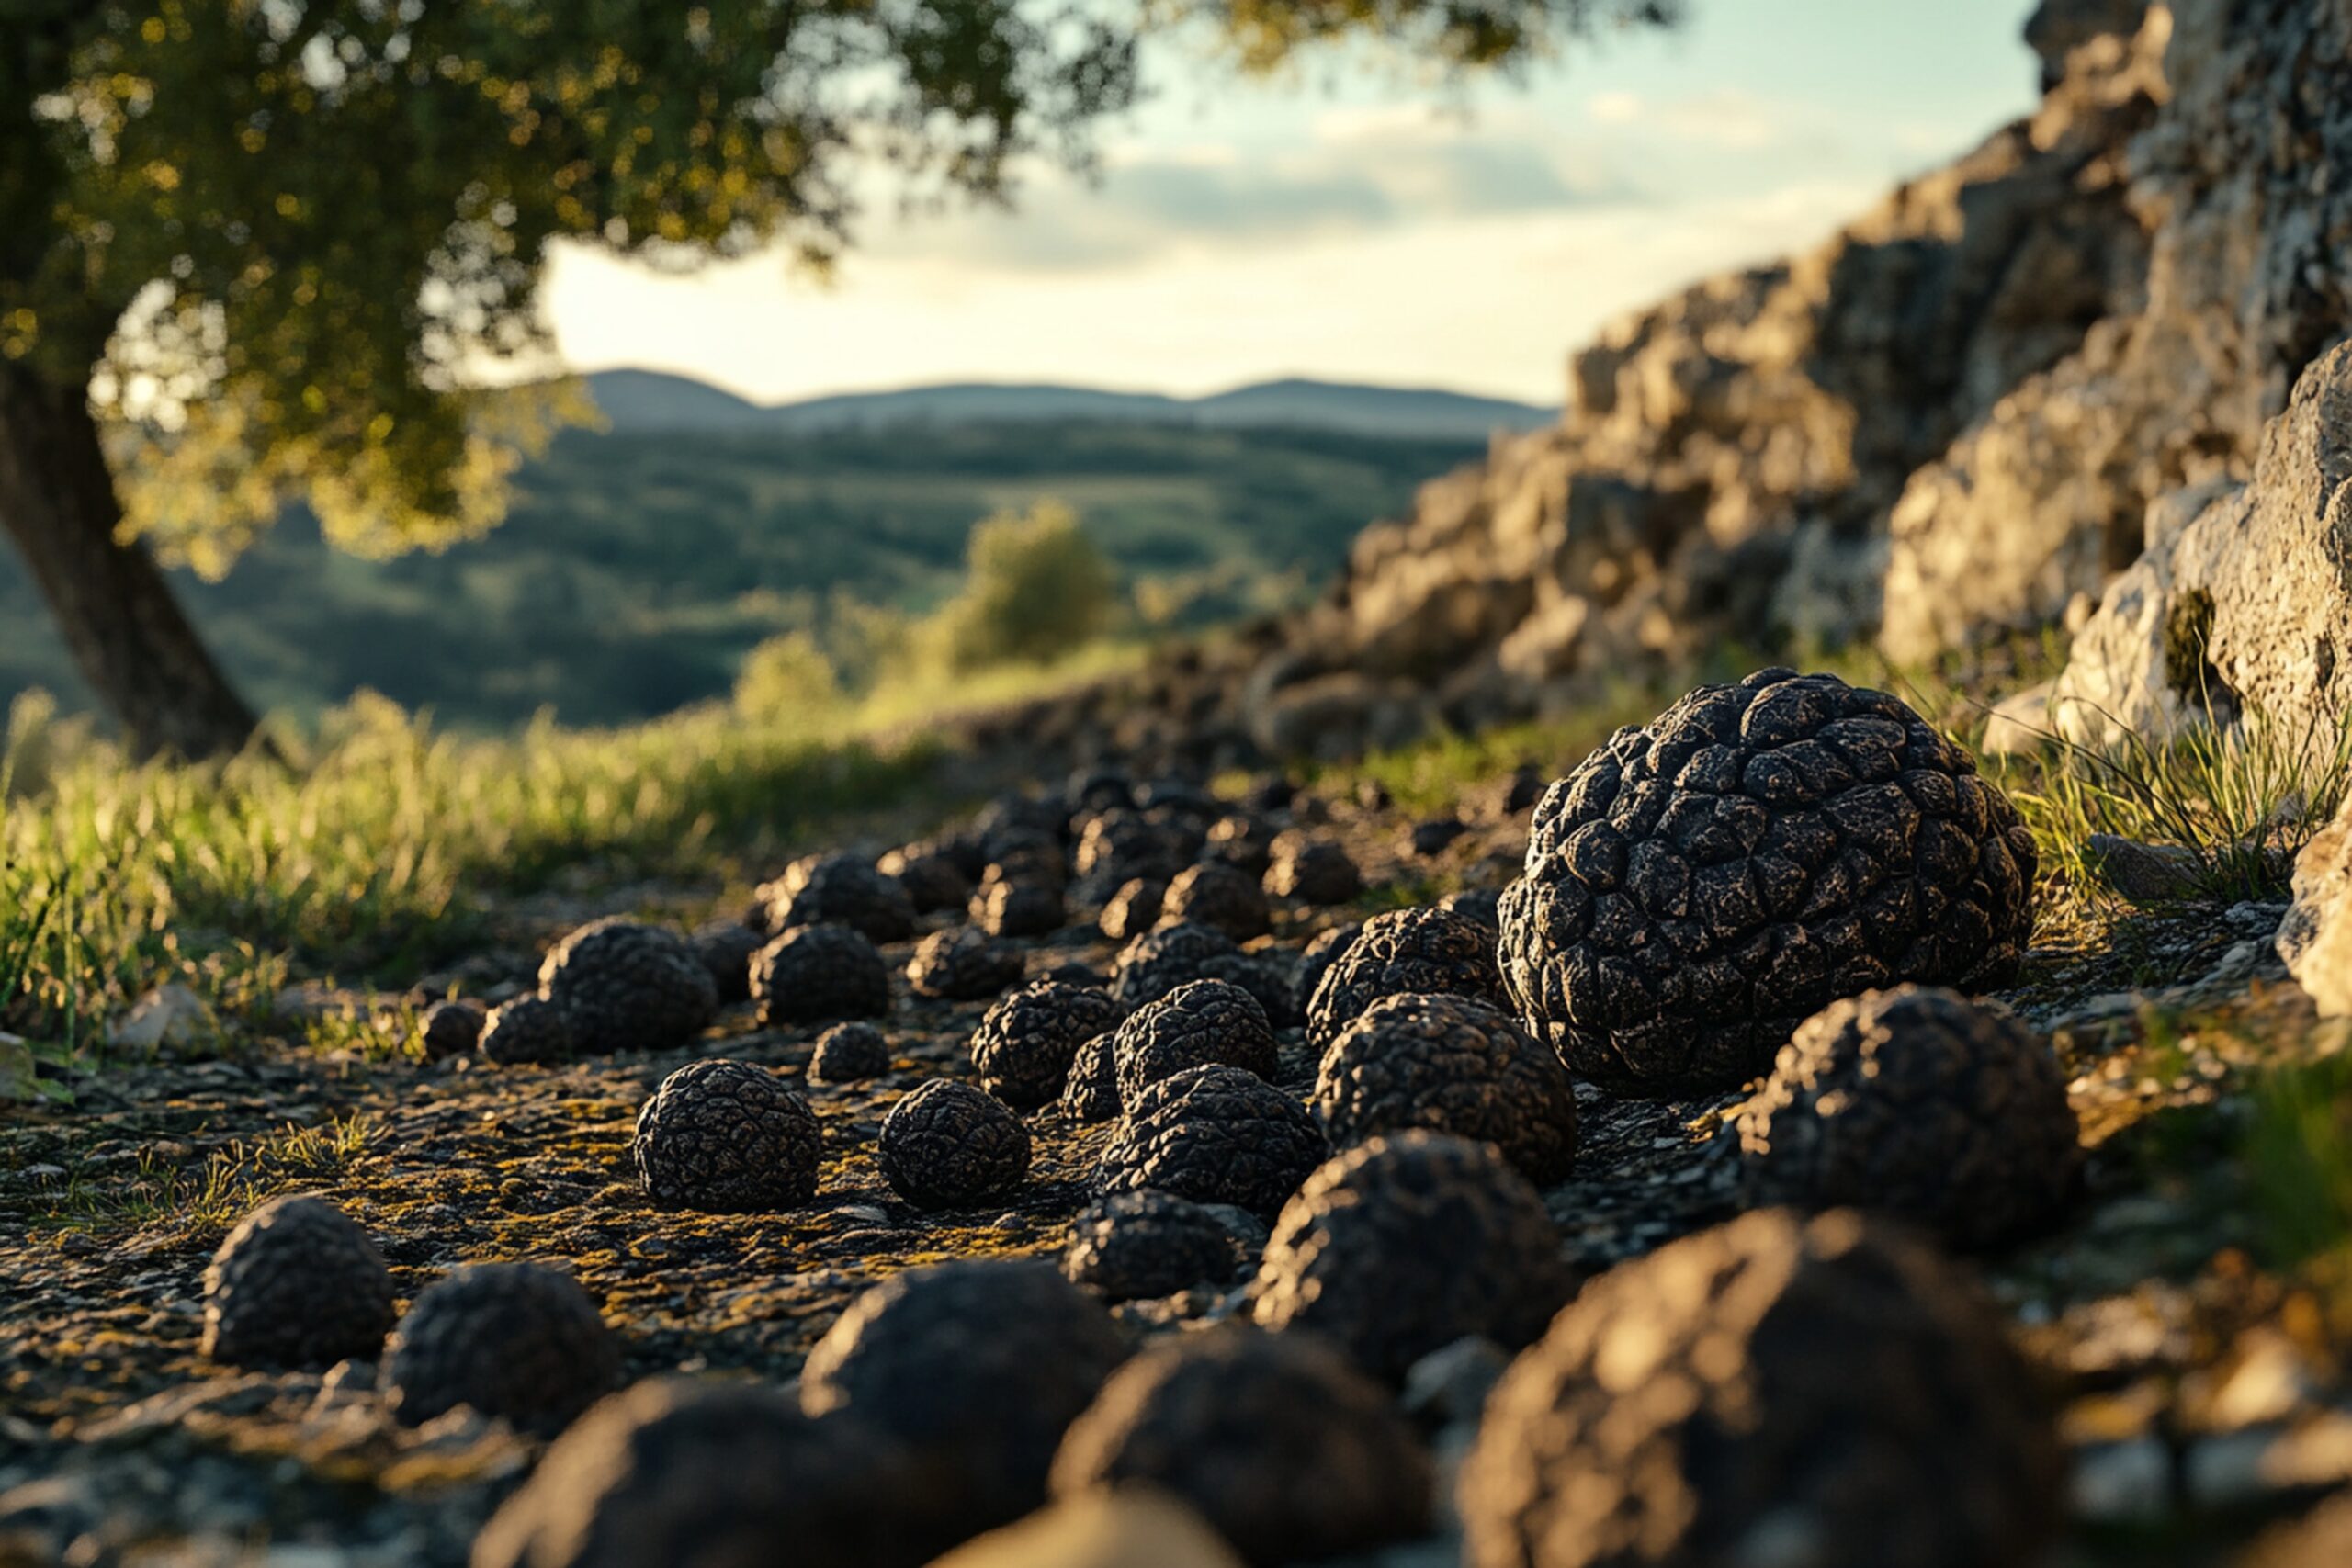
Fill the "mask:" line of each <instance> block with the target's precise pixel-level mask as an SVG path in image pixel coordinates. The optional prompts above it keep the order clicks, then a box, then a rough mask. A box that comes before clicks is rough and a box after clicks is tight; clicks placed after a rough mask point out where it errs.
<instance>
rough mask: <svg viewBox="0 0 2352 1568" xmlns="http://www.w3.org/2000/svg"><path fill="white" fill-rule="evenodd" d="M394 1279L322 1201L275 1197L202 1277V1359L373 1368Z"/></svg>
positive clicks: (240, 1228) (387, 1327)
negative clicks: (349, 1362) (358, 1363)
mask: <svg viewBox="0 0 2352 1568" xmlns="http://www.w3.org/2000/svg"><path fill="white" fill-rule="evenodd" d="M392 1315H393V1314H392V1277H391V1275H390V1272H389V1271H387V1270H386V1269H385V1268H384V1258H383V1254H381V1253H379V1252H378V1251H377V1250H376V1244H375V1243H374V1242H372V1241H370V1240H368V1233H367V1232H366V1231H363V1230H361V1229H360V1228H359V1227H358V1226H357V1225H356V1224H353V1223H352V1222H351V1220H350V1219H349V1218H348V1217H347V1216H346V1215H345V1213H343V1211H342V1210H340V1209H338V1208H336V1207H335V1206H334V1204H332V1203H330V1202H328V1201H326V1200H325V1199H323V1198H318V1197H313V1196H311V1195H310V1194H308V1193H294V1194H290V1195H288V1196H287V1197H283V1198H273V1199H271V1200H270V1201H268V1202H266V1203H264V1204H263V1205H262V1206H261V1207H259V1208H258V1209H255V1210H254V1212H253V1213H250V1214H247V1215H246V1216H245V1217H244V1218H243V1220H241V1221H239V1222H238V1223H237V1228H236V1229H234V1230H232V1231H231V1232H230V1233H229V1236H228V1239H227V1240H226V1241H223V1242H222V1243H221V1244H220V1250H219V1251H218V1252H216V1253H214V1254H213V1255H212V1262H211V1264H210V1265H209V1267H208V1268H207V1269H205V1270H204V1337H203V1340H202V1349H203V1351H204V1354H205V1355H206V1356H208V1357H209V1358H210V1359H213V1360H216V1361H222V1362H226V1363H228V1364H230V1365H232V1366H241V1367H329V1366H333V1365H334V1363H335V1362H337V1361H340V1360H343V1359H346V1358H351V1359H358V1360H363V1361H372V1360H374V1359H376V1355H377V1352H379V1350H381V1349H382V1348H383V1347H384V1336H385V1335H387V1334H389V1333H390V1332H391V1328H392Z"/></svg>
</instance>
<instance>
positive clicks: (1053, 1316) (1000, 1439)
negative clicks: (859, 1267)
mask: <svg viewBox="0 0 2352 1568" xmlns="http://www.w3.org/2000/svg"><path fill="white" fill-rule="evenodd" d="M1125 1355H1126V1345H1125V1340H1124V1339H1123V1338H1122V1337H1121V1336H1120V1334H1119V1330H1118V1327H1117V1325H1115V1324H1114V1322H1113V1321H1112V1318H1111V1315H1110V1314H1109V1312H1108V1311H1106V1310H1105V1309H1104V1307H1103V1304H1102V1303H1100V1302H1098V1301H1096V1300H1095V1299H1094V1298H1092V1297H1091V1296H1089V1295H1088V1294H1087V1293H1086V1292H1083V1291H1081V1290H1080V1289H1079V1288H1078V1287H1077V1286H1075V1285H1073V1284H1071V1283H1070V1282H1069V1280H1065V1279H1063V1278H1062V1276H1061V1274H1060V1273H1059V1272H1058V1271H1057V1269H1055V1268H1054V1267H1053V1265H1052V1264H1050V1263H1046V1262H1042V1261H1038V1260H1035V1259H1028V1258H1023V1259H1018V1260H1011V1259H986V1260H961V1261H957V1262H953V1263H942V1264H936V1265H933V1266H932V1267H929V1268H923V1269H909V1270H907V1271H905V1272H903V1273H900V1274H898V1275H895V1276H893V1277H892V1278H891V1279H889V1280H886V1281H885V1282H883V1283H882V1284H879V1285H876V1286H875V1287H874V1288H873V1289H871V1290H869V1291H867V1292H865V1294H864V1295H861V1296H860V1297H858V1298H857V1300H856V1301H854V1302H853V1303H850V1306H849V1309H848V1310H847V1311H846V1312H843V1313H842V1314H841V1316H840V1317H839V1318H837V1319H835V1320H834V1323H833V1325H832V1327H831V1329H830V1330H828V1331H827V1332H826V1334H825V1337H823V1338H822V1339H820V1340H819V1341H818V1343H817V1345H816V1347H815V1348H813V1349H811V1350H810V1351H809V1359H808V1363H807V1365H806V1366H805V1367H804V1368H803V1369H802V1371H801V1375H800V1403H801V1408H802V1409H804V1410H806V1411H808V1412H809V1414H810V1415H812V1416H824V1417H826V1418H828V1419H830V1418H831V1417H832V1416H835V1415H837V1414H838V1415H842V1416H849V1417H851V1418H852V1419H854V1420H856V1421H858V1422H860V1423H862V1424H863V1425H865V1426H866V1427H869V1428H871V1429H873V1430H876V1431H878V1432H880V1433H881V1434H882V1435H883V1436H885V1437H886V1438H889V1439H891V1440H892V1441H893V1442H895V1443H896V1444H897V1445H899V1447H900V1448H901V1449H903V1450H905V1451H906V1452H907V1453H908V1454H909V1455H910V1457H912V1458H913V1459H914V1461H916V1462H917V1464H918V1465H919V1466H920V1467H921V1471H922V1476H923V1479H924V1485H923V1486H922V1488H920V1489H919V1490H917V1491H915V1492H913V1493H910V1495H908V1496H906V1497H905V1498H904V1499H903V1504H904V1506H905V1507H906V1508H907V1509H908V1510H909V1511H910V1514H911V1515H913V1516H914V1517H913V1519H912V1520H911V1521H910V1522H912V1523H914V1524H915V1526H916V1527H917V1530H918V1533H919V1534H922V1535H928V1536H931V1537H933V1538H934V1540H933V1543H932V1551H933V1552H936V1551H941V1550H944V1548H945V1547H947V1546H949V1545H953V1544H954V1543H955V1542H956V1541H959V1540H965V1539H966V1538H967V1537H969V1536H971V1535H974V1534H977V1533H978V1532H979V1531H981V1530H984V1529H990V1528H992V1527H994V1526H997V1525H1000V1524H1004V1523H1007V1522H1009V1521H1011V1520H1012V1519H1015V1518H1018V1517H1020V1516H1021V1515H1023V1514H1025V1513H1027V1512H1029V1511H1030V1510H1031V1509H1033V1508H1035V1507H1036V1506H1038V1505H1039V1504H1041V1503H1043V1502H1044V1501H1045V1495H1046V1470H1047V1467H1048V1466H1049V1465H1050V1464H1051V1463H1052V1462H1053V1455H1054V1450H1055V1448H1056V1446H1057V1445H1058V1444H1059V1443H1060V1441H1061V1438H1062V1433H1063V1430H1064V1429H1065V1428H1066V1427H1069V1423H1070V1420H1071V1418H1072V1417H1073V1416H1076V1415H1077V1414H1078V1413H1079V1412H1080V1410H1083V1409H1084V1408H1086V1406H1087V1404H1089V1403H1090V1402H1091V1400H1092V1399H1093V1398H1094V1395H1095V1392H1096V1391H1097V1390H1098V1389H1100V1388H1101V1387H1102V1385H1103V1379H1104V1378H1105V1377H1107V1376H1108V1375H1109V1374H1110V1372H1111V1370H1112V1369H1113V1368H1114V1367H1115V1366H1117V1365H1118V1363H1119V1362H1120V1360H1121V1359H1123V1358H1125Z"/></svg>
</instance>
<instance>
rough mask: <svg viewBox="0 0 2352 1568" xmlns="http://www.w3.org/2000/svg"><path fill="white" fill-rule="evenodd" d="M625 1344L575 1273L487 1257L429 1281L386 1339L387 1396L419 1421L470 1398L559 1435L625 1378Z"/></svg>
mask: <svg viewBox="0 0 2352 1568" xmlns="http://www.w3.org/2000/svg"><path fill="white" fill-rule="evenodd" d="M620 1371H621V1354H620V1345H619V1342H618V1341H617V1340H616V1339H615V1338H614V1337H613V1332H612V1330H611V1329H609V1328H606V1327H605V1320H604V1319H603V1318H602V1317H601V1316H599V1315H598V1314H597V1312H596V1305H595V1303H594V1302H591V1301H590V1300H589V1299H588V1296H587V1292H584V1291H582V1289H581V1288H580V1286H579V1284H578V1282H577V1281H575V1280H573V1279H572V1278H571V1275H569V1274H564V1273H560V1272H558V1271H557V1270H555V1269H545V1268H541V1267H540V1266H538V1265H537V1264H535V1263H481V1264H474V1265H471V1266H470V1267H468V1268H464V1269H458V1270H457V1271H456V1272H455V1273H453V1274H450V1275H449V1276H447V1278H445V1279H443V1280H438V1281H436V1282H435V1283H434V1284H432V1285H429V1286H427V1287H426V1288H425V1289H424V1291H423V1292H420V1293H419V1294H418V1296H417V1298H416V1300H415V1302H414V1303H413V1304H412V1305H411V1306H410V1307H409V1309H408V1315H407V1316H406V1317H403V1318H402V1319H401V1322H400V1326H399V1327H398V1328H396V1329H394V1330H393V1331H392V1337H391V1340H390V1343H389V1344H388V1345H387V1346H386V1347H385V1358H384V1386H385V1389H386V1403H387V1404H388V1405H389V1406H390V1410H391V1413H392V1415H393V1416H395V1417H397V1418H398V1419H399V1420H400V1421H401V1423H402V1424H403V1425H405V1426H410V1427H418V1426H422V1425H424V1423H425V1422H427V1421H430V1420H432V1419H433V1418H434V1417H435V1416H439V1415H442V1414H444V1413H445V1412H447V1411H450V1410H454V1409H456V1408H457V1407H458V1405H460V1404H469V1405H471V1406H473V1408H474V1409H476V1410H478V1411H480V1412H481V1414H482V1415H484V1416H491V1417H492V1418H494V1419H499V1420H504V1421H506V1422H508V1423H510V1424H512V1425H514V1426H515V1427H521V1428H523V1429H524V1430H526V1431H532V1432H537V1433H540V1434H542V1435H551V1434H553V1433H555V1432H558V1431H560V1430H562V1428H563V1427H565V1426H567V1425H569V1424H570V1422H571V1419H572V1417H574V1416H578V1415H579V1414H580V1413H581V1412H582V1410H585V1409H587V1408H588V1406H590V1405H591V1404H594V1403H595V1402H596V1401H597V1400H599V1399H601V1398H603V1397H604V1396H605V1394H606V1393H609V1392H610V1391H611V1390H612V1388H613V1386H614V1384H616V1382H619V1381H620Z"/></svg>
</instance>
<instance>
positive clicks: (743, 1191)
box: [631, 1057, 824, 1214]
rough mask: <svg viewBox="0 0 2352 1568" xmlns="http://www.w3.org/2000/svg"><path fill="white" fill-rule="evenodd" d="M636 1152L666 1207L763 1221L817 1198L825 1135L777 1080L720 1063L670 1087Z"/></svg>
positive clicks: (687, 1071)
mask: <svg viewBox="0 0 2352 1568" xmlns="http://www.w3.org/2000/svg"><path fill="white" fill-rule="evenodd" d="M631 1151H632V1153H633V1154H634V1156H635V1157H636V1160H637V1172H638V1179H639V1180H640V1181H642V1182H643V1183H644V1184H645V1190H646V1192H647V1194H648V1195H650V1197H651V1198H652V1199H653V1201H655V1202H657V1203H663V1204H668V1205H672V1206H674V1207H679V1208H687V1209H701V1210H705V1211H707V1212H709V1213H719V1214H736V1213H764V1212H770V1211H774V1210H779V1209H791V1208H797V1207H798V1206H799V1205H800V1204H802V1203H806V1202H807V1201H809V1199H810V1198H811V1197H812V1196H814V1195H815V1193H816V1190H817V1168H818V1166H819V1164H820V1162H821V1160H822V1157H823V1154H824V1134H823V1133H822V1132H821V1131H820V1129H819V1127H818V1124H817V1118H816V1115H815V1114H814V1113H813V1112H812V1111H809V1102H808V1101H807V1100H802V1099H801V1098H800V1097H799V1096H798V1095H797V1094H795V1093H793V1092H792V1090H791V1089H788V1088H786V1086H785V1083H784V1080H783V1079H781V1078H779V1077H776V1076H775V1074H774V1073H772V1072H770V1071H768V1070H767V1069H766V1068H764V1067H759V1066H752V1064H751V1063H748V1062H733V1061H728V1060H726V1059H725V1058H722V1057H712V1058H708V1059H706V1060H703V1061H699V1062H688V1063H687V1064H686V1065H685V1066H683V1067H680V1068H679V1069H678V1070H677V1071H675V1072H673V1073H672V1074H671V1075H670V1076H669V1077H666V1078H663V1079H662V1087H661V1088H660V1089H657V1090H656V1091H655V1092H654V1094H653V1097H652V1098H651V1099H650V1100H647V1101H646V1102H645V1106H644V1108H643V1109H642V1110H641V1111H639V1112H638V1117H637V1137H636V1139H635V1141H634V1143H633V1145H631Z"/></svg>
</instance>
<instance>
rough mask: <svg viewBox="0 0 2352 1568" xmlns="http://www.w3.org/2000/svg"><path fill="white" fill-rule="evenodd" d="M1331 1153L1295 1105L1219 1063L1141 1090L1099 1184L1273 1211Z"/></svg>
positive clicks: (1256, 1080) (1318, 1128)
mask: <svg viewBox="0 0 2352 1568" xmlns="http://www.w3.org/2000/svg"><path fill="white" fill-rule="evenodd" d="M1329 1153H1330V1145H1329V1144H1328V1143H1327V1142H1326V1141H1325V1139H1324V1136H1323V1129H1322V1128H1321V1126H1319V1125H1318V1124H1317V1122H1316V1120H1315V1118H1314V1117H1313V1116H1312V1115H1310V1114H1308V1112H1307V1111H1306V1108H1305V1107H1304V1106H1302V1105H1301V1104H1300V1103H1299V1102H1298V1101H1297V1100H1294V1099H1293V1098H1291V1096H1290V1095H1289V1094H1288V1093H1286V1092H1284V1091H1283V1090H1282V1089H1276V1088H1274V1087H1273V1086H1272V1084H1269V1083H1268V1082H1266V1080H1265V1079H1263V1078H1261V1077H1258V1075H1257V1074H1255V1073H1251V1072H1247V1071H1244V1070H1243V1069H1242V1068H1239V1067H1235V1066H1226V1065H1225V1064H1223V1063H1217V1064H1214V1065H1212V1066H1204V1067H1193V1068H1192V1069H1191V1070H1189V1071H1187V1072H1182V1073H1178V1074H1177V1075H1176V1076H1175V1077H1166V1078H1161V1079H1160V1080H1159V1081H1158V1082H1157V1083H1149V1084H1146V1085H1145V1086H1144V1087H1143V1089H1142V1091H1141V1092H1140V1093H1139V1094H1137V1095H1136V1098H1135V1099H1134V1100H1130V1101H1128V1102H1127V1104H1126V1105H1125V1108H1124V1110H1123V1112H1122V1115H1121V1119H1120V1122H1119V1128H1118V1131H1117V1133H1116V1134H1114V1136H1113V1138H1112V1140H1111V1143H1110V1145H1109V1146H1108V1147H1106V1148H1105V1149H1104V1150H1103V1162H1102V1167H1101V1169H1100V1171H1099V1173H1098V1175H1097V1182H1098V1185H1099V1186H1100V1189H1101V1190H1103V1191H1104V1192H1106V1193H1107V1192H1125V1191H1132V1190H1135V1189H1136V1188H1139V1187H1157V1188H1160V1189H1162V1190H1166V1191H1170V1192H1173V1193H1175V1194H1176V1195H1177V1196H1178V1197H1180V1198H1190V1199H1191V1200H1193V1201H1194V1202H1196V1203H1230V1204H1232V1205H1233V1206H1234V1207H1236V1208H1238V1209H1247V1210H1249V1211H1250V1213H1254V1214H1261V1215H1263V1214H1272V1213H1275V1212H1276V1211H1277V1210H1279V1209H1280V1208H1281V1207H1282V1206H1283V1203H1284V1202H1286V1201H1289V1199H1290V1195H1291V1194H1292V1193H1293V1192H1295V1191H1297V1190H1298V1184H1299V1183H1300V1182H1302V1181H1304V1180H1306V1177H1307V1174H1308V1172H1310V1171H1312V1170H1313V1169H1314V1168H1316V1167H1317V1166H1318V1165H1320V1164H1322V1163H1323V1160H1324V1158H1325V1157H1326V1156H1328V1155H1329Z"/></svg>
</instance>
